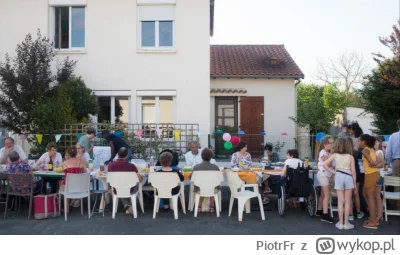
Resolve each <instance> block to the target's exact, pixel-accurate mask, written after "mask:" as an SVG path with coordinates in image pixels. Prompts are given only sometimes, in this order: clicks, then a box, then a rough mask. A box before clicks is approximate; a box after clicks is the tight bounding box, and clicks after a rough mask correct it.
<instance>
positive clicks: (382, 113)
mask: <svg viewBox="0 0 400 255" xmlns="http://www.w3.org/2000/svg"><path fill="white" fill-rule="evenodd" d="M379 40H380V41H381V42H382V44H383V45H385V46H387V47H389V49H390V50H391V51H392V53H393V57H392V58H386V57H384V56H383V55H381V54H380V53H378V54H373V55H374V59H375V61H376V62H377V63H378V67H377V68H376V69H375V70H373V71H372V74H370V75H369V76H368V77H367V80H366V82H365V83H364V86H363V88H362V89H360V90H359V91H358V93H359V94H360V96H361V97H362V98H363V99H364V100H365V101H366V104H365V109H366V111H368V112H370V113H373V114H374V121H373V123H372V124H373V126H375V127H376V129H375V130H374V132H375V133H377V134H382V135H385V134H391V133H393V132H395V131H397V127H396V125H395V123H396V121H397V119H398V117H399V112H400V56H399V55H400V22H399V27H396V26H393V33H392V34H391V35H390V36H389V37H388V38H379Z"/></svg>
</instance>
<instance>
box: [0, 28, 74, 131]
mask: <svg viewBox="0 0 400 255" xmlns="http://www.w3.org/2000/svg"><path fill="white" fill-rule="evenodd" d="M54 57H55V53H54V49H53V47H52V45H51V43H50V41H49V39H47V38H46V37H42V36H41V34H40V30H38V32H37V38H36V39H35V40H34V39H33V38H32V36H31V34H28V35H27V36H26V37H25V40H24V41H23V42H22V43H20V44H18V45H17V48H16V56H15V57H13V58H12V57H10V56H9V55H8V54H6V60H5V62H4V63H3V62H0V91H1V94H0V111H1V112H0V126H2V127H4V128H7V129H9V130H11V131H13V132H15V133H19V134H21V133H34V132H35V130H34V129H35V128H34V126H33V123H34V114H32V111H33V110H34V109H35V108H36V107H38V104H39V103H40V102H41V99H42V98H43V96H47V95H49V94H50V90H51V87H52V85H54V82H55V81H57V80H67V79H69V78H70V77H72V73H73V71H72V70H73V68H74V66H75V62H74V61H70V60H69V59H68V58H67V59H65V60H64V61H63V62H62V63H60V64H59V65H57V75H53V74H52V73H51V64H52V62H53V61H54Z"/></svg>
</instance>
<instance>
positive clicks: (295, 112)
mask: <svg viewBox="0 0 400 255" xmlns="http://www.w3.org/2000/svg"><path fill="white" fill-rule="evenodd" d="M300 82H301V79H297V80H296V82H295V83H294V117H295V118H296V119H297V85H299V84H300ZM295 127H296V130H295V136H297V124H295Z"/></svg>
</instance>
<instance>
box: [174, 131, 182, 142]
mask: <svg viewBox="0 0 400 255" xmlns="http://www.w3.org/2000/svg"><path fill="white" fill-rule="evenodd" d="M180 136H181V131H180V130H178V129H176V130H174V137H175V141H179V138H180Z"/></svg>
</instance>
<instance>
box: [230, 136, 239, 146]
mask: <svg viewBox="0 0 400 255" xmlns="http://www.w3.org/2000/svg"><path fill="white" fill-rule="evenodd" d="M231 143H232V144H233V145H238V144H239V143H240V138H239V137H237V136H232V138H231Z"/></svg>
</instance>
